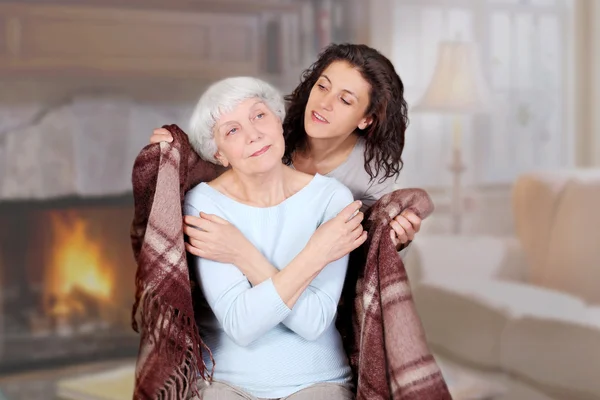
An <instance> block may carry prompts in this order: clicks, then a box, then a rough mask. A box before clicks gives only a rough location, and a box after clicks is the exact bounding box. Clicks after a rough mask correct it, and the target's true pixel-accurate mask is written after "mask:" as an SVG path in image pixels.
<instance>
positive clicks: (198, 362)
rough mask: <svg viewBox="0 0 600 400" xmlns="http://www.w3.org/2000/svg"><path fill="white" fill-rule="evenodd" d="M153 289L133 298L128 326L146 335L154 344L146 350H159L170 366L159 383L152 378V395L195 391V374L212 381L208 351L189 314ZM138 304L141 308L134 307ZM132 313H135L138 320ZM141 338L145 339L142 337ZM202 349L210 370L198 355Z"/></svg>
mask: <svg viewBox="0 0 600 400" xmlns="http://www.w3.org/2000/svg"><path fill="white" fill-rule="evenodd" d="M140 284H141V282H138V285H140ZM138 287H140V286H138ZM153 292H154V291H153V290H150V289H148V288H146V289H145V290H143V294H142V295H141V296H140V297H141V299H136V303H135V305H134V307H133V310H134V318H132V327H133V329H134V330H135V331H136V332H138V333H139V332H142V334H145V335H150V336H151V337H152V340H151V341H150V342H151V343H154V344H155V346H156V347H155V348H153V349H150V353H154V354H160V358H161V361H162V362H164V363H167V364H168V365H170V366H171V368H166V369H165V370H168V371H172V374H171V375H170V376H169V377H168V378H167V379H166V380H165V381H164V382H162V383H161V382H155V384H157V385H159V387H158V393H157V397H156V398H158V399H164V400H178V399H184V398H186V397H185V396H186V395H187V394H188V393H189V392H190V390H191V392H192V394H194V395H198V392H197V386H196V385H195V384H194V383H195V382H196V381H197V379H198V377H199V376H200V377H202V379H204V380H205V381H212V377H213V375H214V368H215V362H214V359H213V355H212V352H211V351H210V349H209V348H208V346H206V344H205V343H204V341H203V340H202V338H201V337H200V334H199V332H198V327H197V325H196V321H195V319H194V317H193V315H192V316H190V315H185V314H184V313H182V312H180V310H178V309H176V308H174V307H173V306H172V305H170V304H168V303H166V302H165V301H163V300H162V299H161V297H160V296H157V295H156V294H154V293H153ZM140 306H141V309H140V310H139V311H141V312H139V311H138V307H140ZM135 315H139V324H138V321H137V319H136V318H135ZM140 325H141V326H140ZM144 342H146V341H142V343H144ZM203 351H204V352H206V353H207V354H208V355H209V357H210V360H211V362H212V368H211V370H210V374H208V373H207V366H206V364H205V363H204V359H203V357H202V354H203Z"/></svg>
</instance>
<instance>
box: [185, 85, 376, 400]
mask: <svg viewBox="0 0 600 400" xmlns="http://www.w3.org/2000/svg"><path fill="white" fill-rule="evenodd" d="M284 114H285V111H284V103H283V99H282V96H281V95H280V93H278V91H277V90H275V89H274V88H273V87H272V86H270V85H269V84H267V83H265V82H263V81H260V80H258V79H254V78H245V77H239V78H229V79H225V80H223V81H220V82H217V83H216V84H214V85H212V86H211V87H210V88H209V89H208V90H207V91H206V92H205V93H204V94H203V96H202V97H201V99H200V101H199V102H198V104H197V106H196V109H195V111H194V115H193V117H192V124H191V125H192V126H191V129H190V130H189V132H188V134H189V139H190V143H191V144H192V146H193V147H194V149H195V150H196V151H197V152H198V153H199V154H200V155H201V157H202V158H204V159H205V160H208V161H212V162H215V163H218V164H220V165H222V166H224V167H227V170H226V171H225V172H224V173H222V174H221V175H220V176H219V177H218V178H216V179H215V180H213V181H211V182H206V183H201V184H199V185H198V186H196V187H195V188H193V189H192V190H190V191H189V192H188V193H187V194H186V197H185V203H184V212H185V214H186V215H193V216H198V215H199V214H201V215H202V216H203V217H204V218H201V219H200V222H199V225H198V226H197V228H198V229H200V230H201V231H203V233H204V234H205V235H206V238H207V242H212V243H214V242H220V243H226V244H227V245H228V246H230V248H232V249H233V248H234V247H235V248H236V249H237V250H238V251H231V252H227V251H224V252H223V253H222V254H220V256H218V257H211V259H207V258H203V257H202V255H200V256H199V257H195V264H194V266H193V268H194V270H195V272H196V273H197V275H198V276H197V277H198V281H199V282H200V286H201V291H202V294H203V297H204V299H203V304H202V312H200V313H199V314H200V316H201V317H200V319H199V320H198V321H197V322H198V327H199V329H200V333H201V336H202V339H203V341H204V342H205V343H206V344H207V346H208V347H209V348H210V349H211V352H212V355H213V359H214V376H213V378H214V381H213V382H212V383H210V384H208V383H206V382H204V381H202V380H201V381H200V383H199V385H200V387H199V392H200V395H201V398H202V399H205V400H210V399H222V400H228V399H257V398H260V399H281V398H286V399H290V400H292V399H294V400H301V399H332V400H335V399H352V398H353V397H354V395H353V393H352V390H351V389H352V388H351V387H350V385H351V370H350V367H349V364H348V359H347V356H346V354H345V352H344V349H343V346H342V339H341V336H340V334H339V332H338V331H337V329H336V327H335V324H334V319H335V317H336V311H337V305H338V301H339V298H340V295H341V291H342V286H343V283H344V279H345V275H346V269H347V266H348V254H349V253H350V252H351V251H352V250H354V249H355V248H357V247H358V246H360V245H361V244H362V243H363V242H364V241H365V240H366V232H364V231H363V229H362V225H361V221H362V218H363V215H362V213H361V212H359V209H360V207H361V203H360V202H359V201H357V202H353V196H352V193H351V192H350V190H349V189H348V188H346V187H345V186H344V185H342V184H341V183H339V182H338V181H336V180H335V179H333V178H329V177H325V176H322V175H319V174H316V175H315V176H312V175H309V174H305V173H303V172H299V171H297V170H295V169H293V168H290V167H288V166H286V165H285V164H284V163H283V162H282V157H283V155H284V152H285V143H284V138H283V129H282V120H283V118H284ZM226 247H227V246H220V248H221V249H222V248H226ZM237 254H242V255H243V257H239V256H237ZM215 259H217V260H218V261H215ZM204 361H205V363H206V364H207V367H208V368H211V367H213V365H212V362H211V360H210V359H208V358H206V359H205V360H204Z"/></svg>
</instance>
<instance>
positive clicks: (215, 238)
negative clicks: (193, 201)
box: [183, 212, 252, 265]
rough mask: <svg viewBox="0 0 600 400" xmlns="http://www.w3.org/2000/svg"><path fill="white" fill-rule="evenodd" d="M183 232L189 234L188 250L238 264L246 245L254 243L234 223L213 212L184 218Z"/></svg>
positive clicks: (212, 258) (197, 254)
mask: <svg viewBox="0 0 600 400" xmlns="http://www.w3.org/2000/svg"><path fill="white" fill-rule="evenodd" d="M183 233H185V234H186V235H187V236H188V241H187V242H186V244H185V247H186V250H187V251H188V252H189V253H191V254H193V255H195V256H198V257H202V258H206V259H208V260H212V261H217V262H222V263H227V264H234V265H238V263H239V260H240V259H241V257H243V252H244V249H245V245H250V246H251V245H252V244H251V243H250V242H249V241H248V239H246V237H245V236H244V235H243V234H242V232H240V230H239V229H237V228H236V227H235V226H234V225H232V224H231V223H229V222H228V221H226V220H224V219H223V218H220V217H218V216H216V215H213V214H205V213H203V212H201V213H200V215H199V216H198V217H194V216H190V215H186V216H185V217H184V218H183Z"/></svg>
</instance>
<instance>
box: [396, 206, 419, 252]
mask: <svg viewBox="0 0 600 400" xmlns="http://www.w3.org/2000/svg"><path fill="white" fill-rule="evenodd" d="M390 226H391V228H392V229H391V230H390V237H391V238H392V243H394V245H395V246H396V248H400V247H401V246H402V245H405V244H407V243H408V242H410V241H412V240H413V239H414V238H415V234H416V233H417V232H419V230H420V229H421V218H419V217H418V216H417V214H415V213H413V212H412V211H408V210H407V211H403V212H401V213H400V214H399V215H398V216H396V218H394V219H393V220H391V221H390Z"/></svg>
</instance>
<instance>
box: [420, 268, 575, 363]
mask: <svg viewBox="0 0 600 400" xmlns="http://www.w3.org/2000/svg"><path fill="white" fill-rule="evenodd" d="M415 303H416V306H417V309H418V311H419V315H420V317H421V320H422V322H423V326H424V328H425V333H426V335H427V339H428V341H429V342H430V343H431V344H432V345H434V347H436V348H439V349H440V350H443V351H447V352H449V353H452V354H453V355H454V356H456V357H458V358H460V359H463V360H465V361H469V362H473V363H475V364H478V365H481V366H486V367H500V365H501V350H502V349H501V340H502V335H503V332H504V329H505V328H506V326H507V325H508V322H509V321H511V320H513V319H516V318H521V317H523V316H525V315H541V316H547V317H553V316H560V315H562V314H563V313H570V312H572V310H579V309H581V308H582V307H583V306H584V305H583V302H582V301H581V300H580V299H578V298H576V297H573V296H570V295H568V294H563V293H558V292H555V291H551V290H547V289H544V288H538V287H534V286H529V285H526V284H521V283H517V282H506V281H499V280H491V279H480V278H469V277H468V276H457V277H453V278H450V277H445V278H443V279H438V280H437V281H436V280H434V279H429V280H424V281H422V282H421V283H420V285H419V287H418V290H416V291H415Z"/></svg>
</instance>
